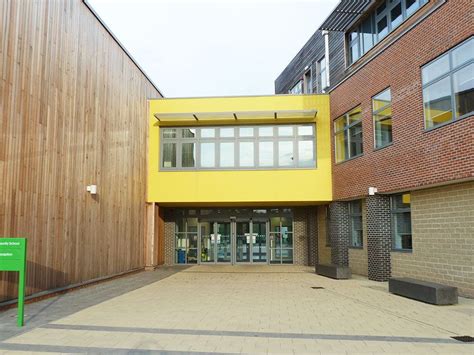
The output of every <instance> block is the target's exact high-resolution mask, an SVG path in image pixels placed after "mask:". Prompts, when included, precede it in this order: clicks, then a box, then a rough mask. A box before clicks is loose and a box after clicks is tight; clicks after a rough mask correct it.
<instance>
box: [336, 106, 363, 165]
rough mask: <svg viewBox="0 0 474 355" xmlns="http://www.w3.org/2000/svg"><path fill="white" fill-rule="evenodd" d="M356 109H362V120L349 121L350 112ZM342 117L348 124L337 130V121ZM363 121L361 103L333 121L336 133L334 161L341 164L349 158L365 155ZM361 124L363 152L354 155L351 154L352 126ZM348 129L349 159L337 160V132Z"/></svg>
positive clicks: (347, 147)
mask: <svg viewBox="0 0 474 355" xmlns="http://www.w3.org/2000/svg"><path fill="white" fill-rule="evenodd" d="M356 109H360V120H358V121H356V122H353V123H349V116H350V113H351V112H352V111H354V110H356ZM341 119H345V121H346V126H345V127H344V128H343V129H340V130H336V122H337V121H339V120H341ZM362 121H363V117H362V106H361V105H357V106H355V107H353V108H352V109H351V110H349V111H347V112H346V113H344V114H343V115H342V116H340V117H338V118H336V119H335V120H334V121H333V130H334V134H333V137H334V161H335V162H336V164H341V163H344V162H346V161H349V160H352V159H355V158H358V157H360V156H363V155H364V129H363V124H362ZM358 124H360V125H361V133H362V143H361V147H362V149H361V153H360V154H357V155H354V156H350V145H351V140H350V134H349V132H350V128H353V127H354V126H356V125H358ZM346 131H347V146H346V147H345V149H346V150H347V152H348V158H347V159H344V160H340V161H337V153H338V152H337V140H336V136H337V134H339V133H341V132H342V133H343V132H346Z"/></svg>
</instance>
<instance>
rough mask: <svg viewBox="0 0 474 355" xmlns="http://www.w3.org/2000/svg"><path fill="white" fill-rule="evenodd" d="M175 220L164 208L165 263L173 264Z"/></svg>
mask: <svg viewBox="0 0 474 355" xmlns="http://www.w3.org/2000/svg"><path fill="white" fill-rule="evenodd" d="M174 228H175V222H174V219H173V216H172V214H170V213H169V212H168V213H167V211H166V210H165V214H164V230H165V233H164V234H165V265H174V264H175V260H174V259H175V257H174V255H175V244H174V243H175V236H174Z"/></svg>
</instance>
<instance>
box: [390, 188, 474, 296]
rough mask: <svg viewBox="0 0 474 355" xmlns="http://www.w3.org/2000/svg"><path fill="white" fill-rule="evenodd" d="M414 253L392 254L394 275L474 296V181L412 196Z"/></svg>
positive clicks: (418, 192)
mask: <svg viewBox="0 0 474 355" xmlns="http://www.w3.org/2000/svg"><path fill="white" fill-rule="evenodd" d="M411 217H412V233H413V252H412V253H400V252H392V253H391V254H392V276H394V277H396V276H401V277H403V276H405V277H413V278H417V279H421V280H426V281H432V282H438V283H442V284H446V285H451V286H455V287H458V290H459V294H460V295H461V296H466V297H474V182H468V183H463V184H456V185H450V186H444V187H439V188H434V189H428V190H420V191H413V192H412V193H411Z"/></svg>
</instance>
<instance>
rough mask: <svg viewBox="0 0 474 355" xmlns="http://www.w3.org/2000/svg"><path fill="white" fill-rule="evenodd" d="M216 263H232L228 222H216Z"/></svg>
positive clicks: (229, 224) (230, 235) (229, 225)
mask: <svg viewBox="0 0 474 355" xmlns="http://www.w3.org/2000/svg"><path fill="white" fill-rule="evenodd" d="M215 231H216V234H215V242H216V254H217V256H216V261H217V262H218V263H230V262H231V261H232V234H231V223H230V222H216V229H215Z"/></svg>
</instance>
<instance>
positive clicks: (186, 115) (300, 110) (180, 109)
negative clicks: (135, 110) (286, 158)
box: [150, 95, 326, 126]
mask: <svg viewBox="0 0 474 355" xmlns="http://www.w3.org/2000/svg"><path fill="white" fill-rule="evenodd" d="M318 96H320V95H271V96H233V97H202V98H199V97H198V98H173V99H166V98H164V99H157V100H152V101H151V105H150V108H151V112H150V113H151V115H153V117H154V119H155V123H156V124H158V125H160V126H165V125H167V126H170V125H200V124H204V125H209V124H216V125H220V124H245V123H248V122H252V123H257V122H258V123H262V124H271V123H287V122H316V119H317V116H318V113H319V112H320V107H318V106H320V105H321V103H325V102H326V101H324V100H318ZM324 109H326V108H324Z"/></svg>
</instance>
